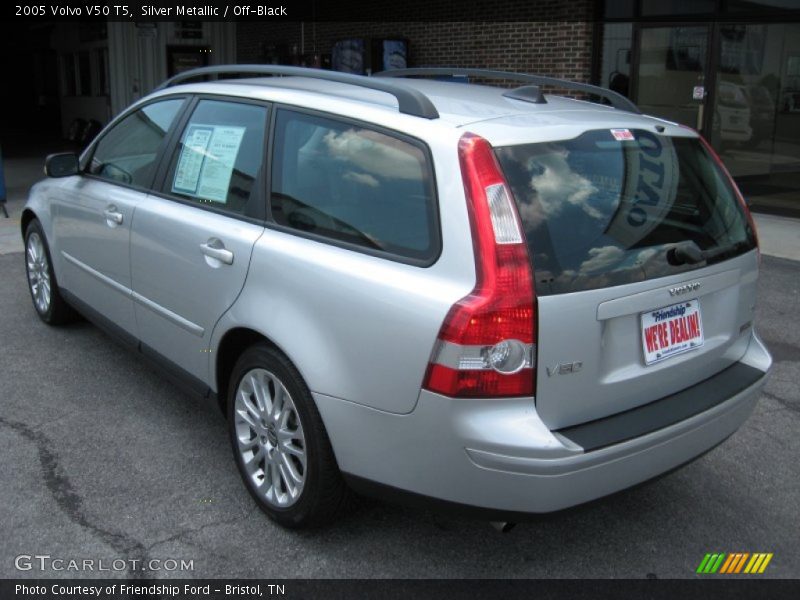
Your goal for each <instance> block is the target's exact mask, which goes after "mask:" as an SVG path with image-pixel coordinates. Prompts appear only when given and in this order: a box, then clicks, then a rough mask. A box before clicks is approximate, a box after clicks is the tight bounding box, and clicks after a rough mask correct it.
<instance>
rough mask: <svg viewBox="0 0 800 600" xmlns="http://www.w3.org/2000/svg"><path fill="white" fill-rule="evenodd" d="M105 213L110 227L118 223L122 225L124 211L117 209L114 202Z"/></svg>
mask: <svg viewBox="0 0 800 600" xmlns="http://www.w3.org/2000/svg"><path fill="white" fill-rule="evenodd" d="M103 215H104V216H105V218H106V222H107V223H108V226H109V227H114V226H116V225H122V221H123V219H124V218H123V216H122V213H121V212H119V211H118V210H117V207H116V206H114V205H113V204H112V205H111V206H109V207H108V208H106V209H105V210H104V211H103Z"/></svg>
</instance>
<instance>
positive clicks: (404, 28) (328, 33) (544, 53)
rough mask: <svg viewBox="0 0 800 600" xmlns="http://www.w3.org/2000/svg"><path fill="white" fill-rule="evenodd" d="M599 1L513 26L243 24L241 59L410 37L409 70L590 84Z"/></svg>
mask: <svg viewBox="0 0 800 600" xmlns="http://www.w3.org/2000/svg"><path fill="white" fill-rule="evenodd" d="M453 4H454V5H456V4H457V3H455V2H454V3H453ZM593 4H594V3H593V2H592V0H573V1H572V2H563V1H561V0H558V1H553V2H550V1H544V2H538V3H537V11H536V14H531V15H530V16H531V20H529V21H522V20H519V19H520V17H523V16H524V15H525V12H524V11H522V9H518V10H517V12H514V13H509V16H508V18H509V19H510V20H509V21H505V22H504V21H500V20H498V15H494V16H493V17H492V18H493V20H492V21H490V22H477V21H474V22H473V21H469V22H464V21H458V20H455V19H454V20H453V21H431V22H388V23H387V22H317V23H311V22H307V23H305V24H304V25H301V24H300V23H293V22H282V23H270V22H239V23H238V24H237V61H238V62H240V63H258V62H264V57H265V47H266V46H267V45H270V44H277V45H280V44H283V45H285V46H286V47H288V48H292V46H294V45H296V46H297V48H298V50H300V49H301V45H302V49H303V50H304V51H305V52H306V53H312V52H320V53H329V52H330V51H331V47H332V46H333V43H334V42H336V41H337V40H341V39H345V38H354V37H362V38H384V37H388V38H390V37H402V38H406V39H407V40H408V42H409V66H416V67H422V66H454V67H481V68H492V69H502V70H508V71H518V72H529V73H537V74H540V75H549V76H553V77H561V78H564V79H571V80H574V81H589V79H590V75H591V63H592V33H593V23H592V20H593V17H594V13H593V10H594V9H593ZM523 5H524V3H523ZM543 5H544V6H543ZM502 16H503V15H499V17H500V18H502ZM454 17H455V18H457V15H455V14H454ZM462 18H463V17H462ZM511 19H513V20H511Z"/></svg>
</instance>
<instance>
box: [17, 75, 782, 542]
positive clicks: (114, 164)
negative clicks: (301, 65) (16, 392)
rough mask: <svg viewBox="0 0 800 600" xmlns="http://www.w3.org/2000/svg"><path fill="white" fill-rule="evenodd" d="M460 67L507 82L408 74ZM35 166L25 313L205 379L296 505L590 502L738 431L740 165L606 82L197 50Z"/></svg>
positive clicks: (253, 488)
mask: <svg viewBox="0 0 800 600" xmlns="http://www.w3.org/2000/svg"><path fill="white" fill-rule="evenodd" d="M226 73H227V74H234V75H236V76H237V77H238V78H236V79H228V80H225V79H218V80H216V81H200V82H197V81H195V82H191V80H196V79H197V78H199V77H201V76H209V75H220V76H221V75H225V74H226ZM459 74H460V75H463V74H466V75H468V76H477V77H480V78H481V79H482V80H485V81H488V80H492V79H496V78H501V79H504V80H516V81H519V82H520V83H521V84H522V85H521V87H518V88H515V89H511V90H507V89H500V88H494V87H490V86H485V85H472V84H470V85H464V84H458V85H456V84H453V83H450V82H448V81H431V80H429V79H425V76H427V75H434V76H437V77H439V78H442V77H445V78H446V77H447V76H448V75H459ZM247 75H250V76H252V77H250V78H243V77H245V76H247ZM267 75H273V76H274V75H278V76H283V77H266V76H267ZM551 84H556V85H558V86H560V87H562V88H570V89H578V90H579V91H583V92H586V93H591V94H595V95H598V96H601V97H602V98H604V99H605V100H606V101H607V102H608V104H606V105H600V104H595V103H590V102H585V101H578V100H574V99H569V98H562V97H557V96H552V95H547V96H546V95H544V94H543V93H542V90H541V88H542V86H544V85H551ZM46 171H47V174H48V175H49V178H48V179H47V180H45V181H43V182H41V183H39V184H37V185H36V186H34V188H33V189H32V191H31V194H30V200H29V202H28V204H27V206H26V208H25V211H24V213H23V216H22V232H23V235H24V236H25V247H26V255H25V259H26V265H27V274H28V281H29V284H30V291H31V296H32V298H33V303H34V307H35V309H36V311H37V312H38V313H39V315H40V316H41V318H42V320H44V321H45V322H47V323H51V324H58V323H63V322H65V321H67V320H69V319H70V318H72V317H73V316H74V315H75V313H76V311H77V312H80V313H82V314H83V315H85V316H87V317H88V318H90V319H92V320H93V321H95V322H96V323H99V324H100V325H102V326H104V327H105V328H106V329H108V330H110V331H112V332H114V333H116V334H118V335H119V336H120V337H121V338H122V339H124V340H127V341H128V342H129V343H130V345H131V346H132V347H133V348H135V349H136V350H138V351H140V352H142V353H143V354H145V355H147V356H149V357H151V358H154V359H155V360H156V361H158V362H159V363H160V364H162V365H164V366H165V367H166V368H167V369H168V370H169V371H170V372H171V373H173V374H175V375H177V376H179V377H180V379H181V380H182V381H184V382H186V383H187V384H188V385H189V386H190V387H191V388H193V389H194V390H196V391H198V392H199V393H200V394H201V395H206V396H210V397H212V398H216V399H217V400H218V401H219V403H220V405H221V406H222V407H223V409H224V410H225V413H226V414H227V418H228V427H229V431H230V439H231V444H232V447H233V451H234V454H235V456H236V461H237V464H238V467H239V470H240V471H241V475H242V477H243V479H244V482H245V485H246V486H247V489H248V490H249V491H250V493H251V494H252V495H253V497H254V498H255V499H256V501H257V502H258V503H259V505H260V506H261V507H262V508H263V509H264V510H265V511H266V512H267V514H269V515H270V516H271V517H272V518H273V519H275V520H276V521H278V522H279V523H281V524H283V525H286V526H289V527H301V526H308V525H315V524H320V523H323V522H326V521H328V520H330V519H331V518H332V517H333V516H335V515H336V514H337V513H338V512H339V510H340V509H341V507H342V506H344V505H345V504H346V500H347V498H348V495H349V494H350V493H351V492H350V490H351V489H355V490H358V491H362V492H367V493H379V492H381V491H387V490H388V491H389V492H390V493H391V495H392V496H393V497H395V498H407V499H409V500H425V501H436V502H445V503H448V505H449V506H455V507H461V508H463V507H465V506H466V507H469V508H470V509H477V510H482V511H485V512H487V514H488V513H491V514H493V515H509V514H510V515H512V516H518V515H519V513H534V512H548V511H554V510H558V509H562V508H566V507H569V506H573V505H576V504H579V503H582V502H586V501H588V500H592V499H594V498H598V497H600V496H603V495H606V494H610V493H612V492H615V491H617V490H620V489H623V488H626V487H628V486H631V485H633V484H636V483H639V482H641V481H644V480H646V479H649V478H652V477H654V476H656V475H658V474H661V473H664V472H666V471H668V470H670V469H672V468H674V467H676V466H678V465H681V464H682V463H685V462H687V461H689V460H691V459H693V458H696V457H697V456H699V455H701V454H702V453H703V452H705V451H707V450H708V449H710V448H712V447H713V446H715V445H716V444H718V443H720V442H721V441H723V440H724V439H725V438H726V437H728V436H729V435H731V434H732V433H734V432H735V431H736V429H737V428H738V427H739V426H740V425H741V424H742V423H743V422H744V421H745V419H746V418H747V417H748V415H749V414H750V412H751V411H752V409H753V406H754V405H755V403H756V400H757V398H758V395H759V391H760V390H761V388H762V386H763V385H764V381H765V377H766V375H767V373H768V371H769V368H770V364H771V358H770V356H769V354H768V352H767V350H766V349H765V348H764V345H763V344H762V343H761V341H760V340H759V338H758V336H757V335H756V333H755V331H754V330H753V316H754V304H755V298H756V280H757V277H758V264H759V255H758V246H757V240H756V232H755V230H754V227H753V222H752V220H751V218H750V214H749V211H748V209H747V206H746V205H745V203H744V201H743V199H742V197H741V195H740V194H739V192H738V190H737V188H736V186H735V185H734V183H733V182H732V180H731V178H730V177H729V175H728V174H727V172H726V171H725V169H724V167H723V166H722V164H721V163H720V161H719V159H718V158H717V157H716V155H715V154H714V152H713V151H712V150H711V148H710V147H709V146H708V145H707V144H706V143H705V142H704V141H703V139H702V138H701V137H700V136H699V135H698V134H697V133H696V132H694V131H693V130H690V129H687V128H685V127H681V126H679V125H676V124H674V123H669V122H666V121H663V120H660V119H656V118H652V117H647V116H643V115H641V114H640V113H639V111H638V109H637V108H636V107H635V106H634V105H633V104H632V103H630V102H629V101H628V100H627V99H625V98H623V97H621V96H619V95H617V94H615V93H613V92H610V91H608V90H602V89H600V88H594V87H592V86H587V85H584V84H575V83H572V82H566V81H560V80H552V79H549V78H544V77H538V76H532V75H521V74H517V73H498V72H491V71H484V70H458V71H453V70H448V69H430V70H405V71H392V72H388V73H384V74H378V76H373V77H360V76H354V75H345V74H341V73H332V72H328V71H316V70H311V69H298V68H292V67H278V66H265V65H261V66H257V65H253V66H246V65H245V66H241V65H240V66H230V67H208V68H204V69H201V70H197V71H191V72H188V73H183V74H181V75H179V76H177V77H176V78H173V80H170V81H169V82H167V84H165V85H164V86H162V87H161V89H159V90H157V91H156V92H154V93H153V94H151V95H149V96H147V97H146V98H144V99H142V100H141V101H139V102H138V103H136V104H135V105H134V106H132V107H131V108H130V109H128V110H127V111H125V112H124V113H123V114H121V115H120V116H119V117H117V118H116V119H115V120H114V121H113V122H112V123H111V124H110V125H109V126H108V127H106V129H105V130H104V131H103V132H102V133H101V134H100V135H99V136H98V137H97V139H96V140H95V141H94V143H93V144H92V145H91V146H90V147H89V148H87V149H86V150H85V151H84V152H83V154H82V155H81V156H80V157H77V156H75V155H52V156H50V157H49V158H48V161H47V166H46Z"/></svg>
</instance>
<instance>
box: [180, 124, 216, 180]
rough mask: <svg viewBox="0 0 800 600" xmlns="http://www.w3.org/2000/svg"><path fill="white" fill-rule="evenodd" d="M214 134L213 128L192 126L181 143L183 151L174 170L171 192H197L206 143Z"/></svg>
mask: <svg viewBox="0 0 800 600" xmlns="http://www.w3.org/2000/svg"><path fill="white" fill-rule="evenodd" d="M213 132H214V128H213V127H197V126H193V127H192V128H191V129H190V130H189V131H188V132H187V134H186V139H185V140H184V141H183V150H182V151H181V157H180V159H178V168H177V169H176V170H175V182H174V183H173V184H172V191H173V192H185V193H189V194H194V193H196V192H197V183H198V181H199V180H200V169H201V167H202V166H203V159H204V158H205V155H206V148H207V147H208V141H209V140H210V139H211V134H212V133H213Z"/></svg>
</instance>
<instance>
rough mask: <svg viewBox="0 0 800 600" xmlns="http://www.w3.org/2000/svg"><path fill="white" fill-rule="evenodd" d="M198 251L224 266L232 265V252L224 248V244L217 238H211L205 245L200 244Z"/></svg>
mask: <svg viewBox="0 0 800 600" xmlns="http://www.w3.org/2000/svg"><path fill="white" fill-rule="evenodd" d="M200 250H201V252H202V253H203V254H205V255H206V256H208V257H209V258H214V259H216V260H218V261H219V262H221V263H224V264H226V265H232V264H233V252H231V251H230V250H228V249H227V248H225V244H223V243H222V241H221V240H218V239H217V238H211V239H210V240H208V241H207V242H206V243H205V244H200Z"/></svg>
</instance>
